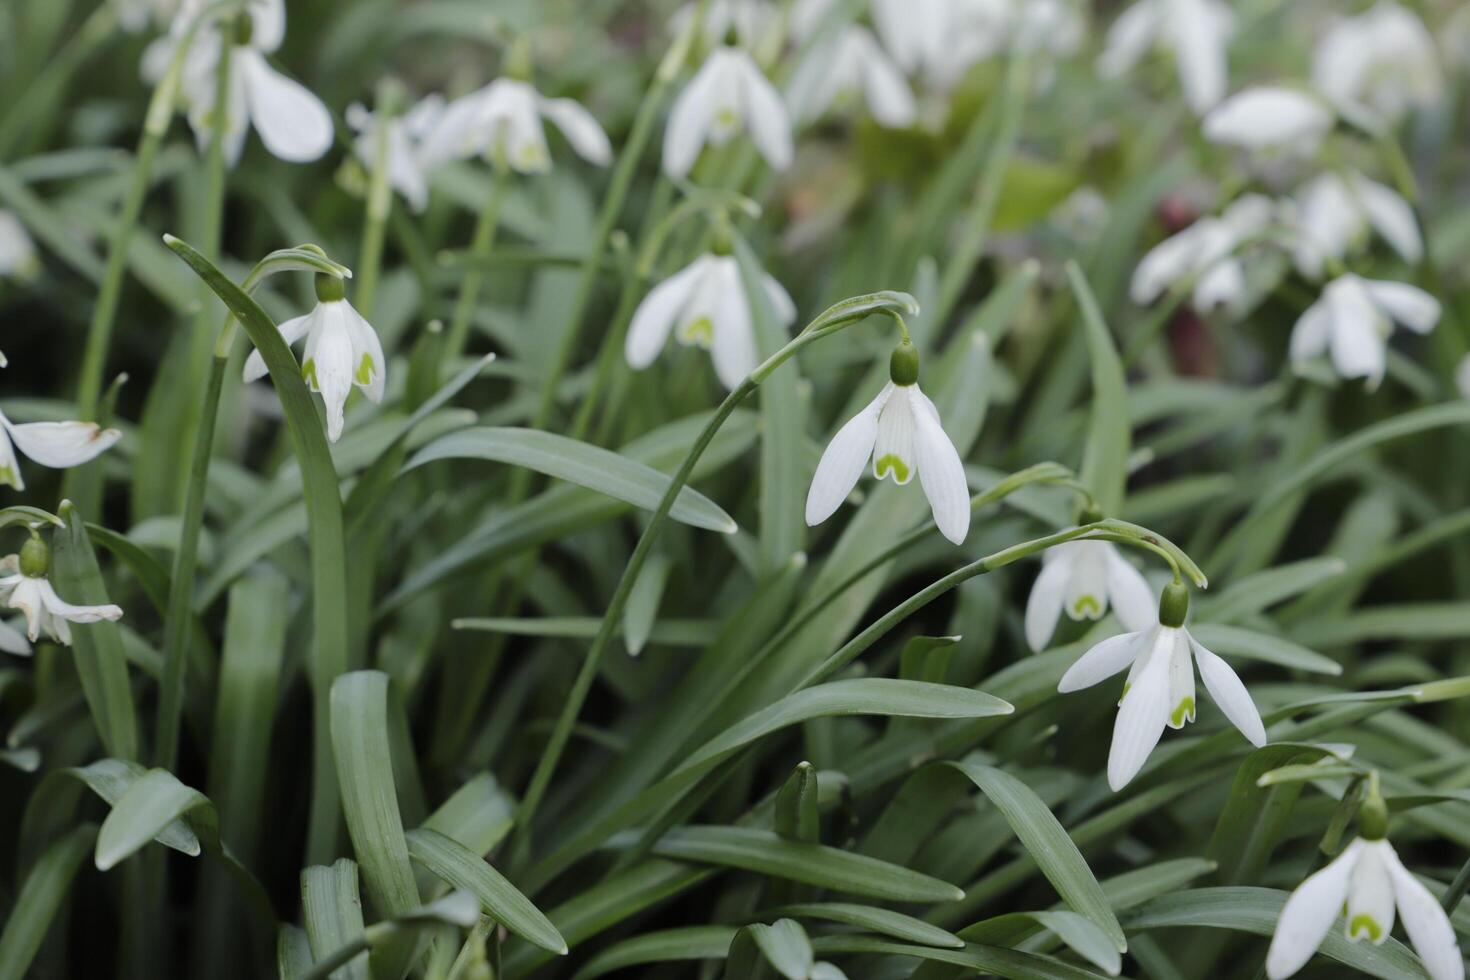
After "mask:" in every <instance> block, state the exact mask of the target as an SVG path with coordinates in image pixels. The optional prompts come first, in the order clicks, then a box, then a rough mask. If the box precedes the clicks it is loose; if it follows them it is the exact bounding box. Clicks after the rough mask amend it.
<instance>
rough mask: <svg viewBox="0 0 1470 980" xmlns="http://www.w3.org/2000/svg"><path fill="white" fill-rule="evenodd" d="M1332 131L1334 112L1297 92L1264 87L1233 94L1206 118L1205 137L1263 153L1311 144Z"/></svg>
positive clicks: (1308, 96) (1310, 97) (1212, 140)
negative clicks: (1264, 151) (1296, 145)
mask: <svg viewBox="0 0 1470 980" xmlns="http://www.w3.org/2000/svg"><path fill="white" fill-rule="evenodd" d="M1331 128H1332V113H1331V112H1330V111H1329V110H1328V109H1327V107H1326V106H1324V105H1322V103H1320V102H1319V101H1317V100H1316V99H1314V98H1313V97H1312V96H1310V95H1307V94H1305V93H1303V92H1299V91H1297V90H1295V89H1289V88H1276V87H1271V86H1260V87H1256V88H1248V89H1245V90H1243V91H1241V92H1238V93H1236V94H1235V95H1232V96H1231V97H1230V98H1228V99H1226V100H1225V101H1223V102H1221V103H1220V104H1219V105H1217V106H1215V108H1213V109H1211V110H1210V113H1209V115H1207V116H1206V117H1205V120H1204V125H1203V131H1204V135H1205V138H1206V139H1208V140H1210V141H1211V142H1215V143H1224V144H1227V145H1230V146H1239V147H1242V148H1244V149H1248V150H1263V149H1268V148H1272V147H1278V146H1282V145H1286V144H1299V145H1304V146H1305V145H1311V144H1314V143H1315V142H1316V140H1318V139H1319V138H1321V136H1322V135H1323V134H1325V133H1326V132H1327V130H1329V129H1331Z"/></svg>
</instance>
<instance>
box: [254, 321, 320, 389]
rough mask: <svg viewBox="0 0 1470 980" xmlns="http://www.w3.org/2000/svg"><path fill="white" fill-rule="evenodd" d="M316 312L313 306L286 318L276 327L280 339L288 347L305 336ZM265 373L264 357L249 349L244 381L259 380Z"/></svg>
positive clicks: (258, 352)
mask: <svg viewBox="0 0 1470 980" xmlns="http://www.w3.org/2000/svg"><path fill="white" fill-rule="evenodd" d="M316 312H317V307H313V308H312V311H311V312H310V313H307V314H305V315H303V316H298V317H295V318H293V319H290V320H287V321H286V322H285V323H282V324H280V325H279V326H277V327H276V329H277V330H279V331H280V332H281V339H282V340H284V341H285V342H286V345H287V346H288V347H289V346H290V345H291V344H294V343H296V341H298V340H300V339H301V338H302V337H305V336H306V334H307V331H309V330H310V329H311V326H312V324H313V323H315V322H316V319H315V317H316ZM265 375H266V367H265V358H263V357H261V356H260V351H258V350H255V351H251V352H250V356H249V357H247V358H245V381H246V382H247V383H249V382H251V381H259V380H260V379H261V378H263V377H265Z"/></svg>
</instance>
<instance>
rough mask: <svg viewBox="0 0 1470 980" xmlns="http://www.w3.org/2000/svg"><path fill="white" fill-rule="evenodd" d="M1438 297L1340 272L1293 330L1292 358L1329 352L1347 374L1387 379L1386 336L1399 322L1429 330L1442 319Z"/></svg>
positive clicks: (1371, 383)
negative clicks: (1384, 375)
mask: <svg viewBox="0 0 1470 980" xmlns="http://www.w3.org/2000/svg"><path fill="white" fill-rule="evenodd" d="M1439 312H1440V310H1439V301H1438V300H1436V299H1435V298H1434V297H1433V296H1431V295H1429V294H1428V293H1426V292H1425V291H1424V290H1422V289H1420V288H1418V287H1417V286H1410V285H1409V284H1408V283H1402V282H1385V281H1382V280H1377V279H1364V278H1362V277H1360V276H1355V275H1352V274H1351V273H1349V274H1347V275H1342V276H1338V277H1337V278H1336V279H1334V280H1332V281H1331V282H1329V283H1328V284H1327V286H1326V287H1325V288H1324V289H1323V290H1322V295H1321V297H1320V298H1319V299H1318V300H1317V302H1315V303H1313V304H1312V305H1311V306H1309V307H1308V308H1307V311H1306V312H1305V313H1303V314H1302V315H1301V317H1300V319H1298V320H1297V321H1296V326H1295V327H1294V328H1293V329H1292V332H1291V361H1292V363H1293V364H1295V365H1300V364H1301V363H1302V362H1304V361H1308V360H1311V359H1312V358H1316V357H1321V356H1322V355H1323V354H1330V355H1331V359H1332V366H1333V368H1334V369H1335V370H1336V371H1337V373H1338V375H1339V376H1340V377H1343V378H1366V379H1367V381H1368V387H1369V389H1373V388H1376V387H1378V384H1379V382H1381V381H1382V380H1383V373H1384V371H1385V369H1386V365H1387V359H1388V338H1389V335H1390V334H1392V333H1393V328H1394V325H1395V324H1398V325H1401V326H1404V327H1407V328H1408V329H1409V330H1412V331H1413V332H1414V333H1418V334H1425V333H1428V332H1429V331H1431V330H1433V329H1434V325H1435V324H1436V323H1438V322H1439Z"/></svg>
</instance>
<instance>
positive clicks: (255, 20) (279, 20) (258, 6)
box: [247, 0, 286, 52]
mask: <svg viewBox="0 0 1470 980" xmlns="http://www.w3.org/2000/svg"><path fill="white" fill-rule="evenodd" d="M247 9H249V11H250V20H251V25H250V26H251V32H250V43H251V44H252V45H253V46H254V47H256V48H257V49H259V50H261V51H266V52H270V51H274V50H276V49H277V48H279V47H280V46H281V42H282V41H284V40H285V39H286V0H249V2H248V4H247Z"/></svg>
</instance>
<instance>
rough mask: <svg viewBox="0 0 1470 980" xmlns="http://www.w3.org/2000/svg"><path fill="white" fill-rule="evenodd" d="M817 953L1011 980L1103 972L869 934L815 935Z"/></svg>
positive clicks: (994, 950)
mask: <svg viewBox="0 0 1470 980" xmlns="http://www.w3.org/2000/svg"><path fill="white" fill-rule="evenodd" d="M812 948H813V949H814V950H816V953H817V955H818V956H828V955H833V954H843V953H850V954H857V955H863V954H866V955H882V956H911V957H914V958H916V959H920V960H928V961H931V962H937V963H949V964H952V965H954V966H959V967H964V968H966V969H968V970H972V971H976V972H978V973H982V974H986V973H988V974H993V975H995V976H1001V977H1010V978H1011V980H1103V974H1101V973H1094V972H1093V971H1091V970H1086V969H1083V968H1082V967H1080V966H1073V965H1072V964H1070V963H1064V962H1062V961H1061V960H1056V959H1052V958H1051V957H1050V956H1042V955H1040V954H1038V953H1023V952H1021V951H1020V950H1018V949H1005V948H1003V947H1000V946H982V945H980V944H978V943H967V944H966V945H965V948H964V949H938V948H936V947H933V946H912V945H908V944H906V943H895V942H890V941H889V940H886V939H876V938H873V937H870V936H819V937H817V939H816V940H814V941H813V942H812Z"/></svg>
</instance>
